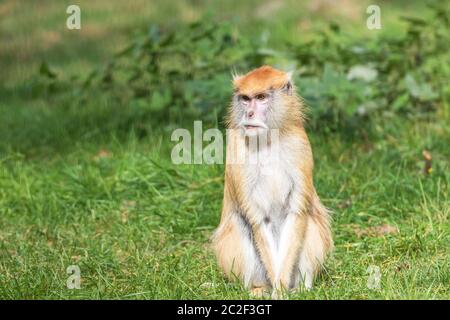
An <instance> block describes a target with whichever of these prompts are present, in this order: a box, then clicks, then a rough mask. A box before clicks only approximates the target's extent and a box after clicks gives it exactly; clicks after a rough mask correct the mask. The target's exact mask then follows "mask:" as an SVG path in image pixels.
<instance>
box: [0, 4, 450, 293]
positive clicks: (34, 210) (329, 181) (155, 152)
mask: <svg viewBox="0 0 450 320" xmlns="http://www.w3.org/2000/svg"><path fill="white" fill-rule="evenodd" d="M6 3H8V1H5V2H3V3H2V5H5V4H6ZM56 3H58V2H51V1H49V2H48V3H46V6H47V7H46V8H45V10H47V11H44V13H45V12H46V13H48V14H44V13H43V14H42V15H41V16H40V20H39V21H43V23H44V22H45V23H44V24H45V26H41V25H40V22H36V21H33V22H30V24H26V22H25V20H26V19H25V16H26V15H27V14H31V10H30V11H26V10H25V11H26V12H24V13H23V15H21V17H20V18H18V19H16V20H13V19H12V18H11V17H8V18H7V19H6V20H2V27H4V29H3V30H6V31H5V33H4V34H6V35H7V36H8V37H9V38H13V37H12V36H13V35H14V34H15V32H16V31H17V34H18V37H17V38H15V39H14V40H13V41H12V42H9V43H8V44H7V45H6V46H2V47H1V48H0V56H1V57H2V60H1V64H0V67H1V68H2V70H4V72H5V75H7V77H6V80H5V82H4V83H2V85H1V86H0V114H1V116H0V137H1V140H0V298H3V299H72V298H88V299H102V298H103V299H106V298H107V299H118V298H120V299H202V298H203V299H233V298H234V299H242V298H248V297H249V296H248V293H247V292H246V291H245V290H244V289H243V288H242V287H240V286H239V285H238V284H235V283H229V282H228V281H227V280H225V279H224V278H223V276H222V274H221V272H220V270H218V268H217V265H216V263H215V259H214V257H213V254H212V252H211V250H210V248H209V237H210V236H211V234H212V232H213V230H214V228H215V227H216V226H217V224H218V221H219V215H220V208H221V200H222V192H223V166H221V165H215V166H208V165H192V166H187V165H181V166H176V165H173V164H172V162H171V160H170V151H171V148H172V147H173V145H174V143H172V142H171V141H170V134H171V131H172V129H173V126H168V125H167V126H166V125H164V126H155V125H154V124H152V123H151V122H146V121H145V120H143V118H142V112H141V110H140V109H139V108H137V107H133V106H130V105H126V104H124V103H123V102H122V101H115V100H112V99H110V98H108V97H107V96H106V97H105V96H97V97H89V99H88V100H87V101H86V102H85V103H82V104H79V103H73V101H72V97H71V96H70V95H69V96H67V95H61V96H55V97H53V96H44V97H35V96H34V95H32V94H29V91H28V90H29V88H28V87H27V82H26V80H27V79H28V78H29V77H30V76H31V75H33V74H34V73H35V72H37V71H36V67H37V66H38V65H39V62H40V59H41V58H43V57H46V58H49V57H50V61H51V62H52V65H54V64H56V68H57V69H58V70H65V71H67V72H68V73H69V74H70V73H71V72H74V71H79V72H84V71H85V70H89V68H90V67H92V66H94V65H96V64H98V63H99V62H100V61H102V59H104V58H106V57H108V56H109V55H110V54H111V53H110V52H109V50H113V48H116V47H117V46H119V45H120V44H123V43H126V39H127V37H128V36H129V35H130V34H131V33H132V32H133V29H134V28H136V27H138V26H141V25H142V23H143V22H144V21H145V20H146V17H147V18H149V19H150V18H152V17H154V16H155V12H154V11H153V10H148V11H146V10H142V15H140V16H139V18H136V19H130V15H129V13H128V12H127V11H124V10H123V9H120V8H118V7H114V8H113V9H111V11H106V13H105V12H103V11H102V4H99V5H98V7H97V8H96V9H95V8H92V10H93V11H92V12H90V13H88V14H91V15H92V16H93V17H96V18H95V21H96V22H97V23H98V25H99V28H101V29H102V30H104V32H105V33H106V34H108V32H113V31H117V38H114V39H109V38H108V39H105V38H104V34H105V33H95V34H98V35H99V36H98V38H99V39H101V41H100V42H96V40H92V41H88V40H86V39H87V38H83V39H84V40H81V39H78V38H77V36H74V35H71V37H72V38H71V39H72V40H73V41H74V42H73V43H72V44H69V42H65V41H62V40H61V42H60V43H59V44H55V45H54V46H55V47H51V48H47V49H45V48H43V47H40V46H41V45H42V43H41V42H39V39H40V36H39V34H41V33H42V32H44V31H43V30H45V28H48V29H49V30H55V28H57V26H58V25H59V23H60V21H59V20H58V19H59V18H58V17H59V16H58V15H57V12H59V11H58V10H59V9H58V8H59V7H58V5H57V4H56ZM96 3H97V2H96ZM100 3H102V2H101V1H100ZM108 3H109V2H108ZM82 5H83V4H82ZM85 5H86V6H87V4H85ZM103 5H105V4H104V3H103ZM177 5H179V6H181V7H183V6H185V7H187V8H190V10H191V12H193V13H196V10H195V6H194V9H193V8H192V7H189V4H188V3H185V2H179V3H178V4H177ZM14 6H15V8H14V12H16V14H18V13H19V12H20V11H21V10H20V9H24V8H26V3H25V4H23V5H22V4H21V5H17V4H16V5H14ZM243 6H244V5H243ZM63 7H64V6H63ZM106 7H107V6H106ZM169 7H170V6H169V5H168V8H169ZM139 8H140V7H139V5H138V4H136V7H135V9H134V10H135V11H134V12H140V10H139ZM202 8H203V9H202V10H204V7H202ZM245 8H246V9H245V10H251V7H250V6H249V8H247V7H245ZM415 8H417V7H415ZM169 9H170V8H169ZM169 9H167V8H166V9H164V10H168V11H170V10H169ZM394 9H395V10H397V11H396V12H397V13H398V12H399V10H402V8H401V6H400V8H396V6H393V10H394ZM413 9H414V8H413ZM413 9H411V8H409V9H406V10H411V11H414V10H413ZM43 10H44V9H43ZM95 10H97V11H95ZM130 10H131V9H130ZM161 10H163V9H161ZM123 11H124V12H123ZM187 11H188V12H189V10H187ZM1 12H2V11H1V10H0V14H2V13H1ZM27 12H28V13H27ZM95 12H97V13H95ZM108 12H109V13H108ZM162 12H163V11H162ZM183 12H184V14H185V15H188V14H187V13H186V12H185V11H183ZM224 12H225V13H223V15H224V16H225V17H226V13H227V12H230V10H228V11H227V10H225V11H224ZM283 12H284V13H283ZM62 13H64V8H63V11H62ZM108 14H109V15H110V16H108ZM113 14H114V16H115V18H114V19H112V18H111V17H112V15H113ZM180 15H181V13H180ZM280 15H281V17H286V16H287V15H289V10H286V9H285V11H282V12H281V13H280ZM305 15H307V14H306V13H299V16H298V17H293V15H292V14H291V15H290V17H291V19H293V20H295V19H301V18H302V17H303V16H305ZM317 15H319V14H317ZM389 15H394V13H392V12H390V13H389ZM194 16H195V14H194ZM2 18H3V17H2ZM294 18H295V19H294ZM93 19H94V18H93ZM155 19H156V18H155ZM186 20H189V17H188V18H186ZM108 21H113V22H111V24H110V25H108V23H107V22H108ZM86 23H88V22H86ZM242 23H243V24H244V23H246V22H245V21H244V22H242ZM352 23H356V22H352ZM387 23H389V22H387ZM349 26H351V23H350V24H349ZM279 28H280V29H277V30H278V31H276V33H277V34H279V35H285V36H286V34H288V33H290V31H289V30H292V28H294V23H293V22H292V21H291V22H290V23H289V24H288V26H287V27H282V26H279ZM283 28H287V29H289V30H287V31H286V30H284V31H283V30H281V29H283ZM349 28H350V27H349ZM27 30H35V33H36V34H27ZM88 30H89V29H88ZM280 30H281V31H280ZM60 32H61V33H62V34H65V33H67V31H63V30H62V31H60ZM101 34H103V36H102V35H101ZM96 39H97V38H96ZM83 41H88V42H83ZM95 43H97V44H98V45H94V44H95ZM83 44H84V45H86V44H88V47H87V48H86V51H85V55H84V56H82V57H80V56H79V55H77V54H74V53H73V52H72V51H71V49H73V48H85V47H84V46H83ZM19 49H24V50H25V51H24V52H25V53H28V54H26V55H25V57H23V58H21V59H15V60H14V55H13V52H15V50H19ZM31 52H36V56H34V55H32V54H30V53H31ZM83 66H84V67H83ZM224 103H225V104H226V103H227V101H224ZM311 107H313V106H311ZM449 120H450V116H449V109H448V105H447V104H444V106H443V108H442V109H440V110H438V112H437V113H433V114H430V115H428V116H427V117H420V118H417V117H414V118H412V117H411V118H406V117H404V118H398V117H392V118H389V117H383V118H378V119H374V121H373V122H374V127H373V129H372V133H371V134H370V136H369V137H366V138H364V137H359V136H348V135H344V134H340V133H328V134H319V133H317V132H311V130H309V131H308V133H309V135H310V138H311V142H312V146H313V151H314V158H315V163H316V166H315V184H316V188H317V190H318V193H319V195H320V196H321V198H322V199H323V202H324V203H325V204H326V205H327V206H328V207H329V208H331V209H332V210H333V212H334V213H333V226H332V228H333V233H334V239H335V244H336V248H335V251H334V252H333V254H332V255H331V256H330V258H329V259H328V260H327V262H326V264H325V271H324V272H323V273H322V274H321V275H320V277H318V278H317V279H316V281H315V286H314V288H313V289H312V290H311V291H308V292H298V293H294V294H292V295H291V298H293V299H416V298H419V299H448V298H449V297H450V290H449V287H450V277H449V266H450V259H449V243H450V223H449V221H448V215H449V211H450V210H449V208H450V199H449V196H448V194H449V190H448V183H449V178H450V173H449V172H450V171H449V169H450V168H449V157H450V154H449V147H448V146H449V145H450V128H449V126H448V123H450V122H449ZM218 121H220V120H218ZM185 126H187V128H188V129H192V124H189V123H188V124H185ZM423 150H429V151H430V153H431V155H432V157H433V170H432V172H431V174H429V175H427V176H425V175H424V174H423V173H422V168H423V156H422V151H423ZM383 225H389V226H393V227H395V228H396V229H397V230H398V232H396V233H388V234H378V233H377V232H370V231H371V230H372V229H371V228H373V227H376V226H383ZM361 233H362V234H361ZM70 265H78V266H79V267H80V269H81V279H82V282H81V289H80V290H69V289H67V287H66V281H67V278H68V277H69V275H68V274H67V273H66V269H67V267H68V266H70ZM370 266H378V267H379V268H380V270H381V274H382V277H381V283H380V288H379V289H378V290H373V289H369V288H368V287H367V281H368V277H369V274H368V273H367V269H368V268H369V267H370Z"/></svg>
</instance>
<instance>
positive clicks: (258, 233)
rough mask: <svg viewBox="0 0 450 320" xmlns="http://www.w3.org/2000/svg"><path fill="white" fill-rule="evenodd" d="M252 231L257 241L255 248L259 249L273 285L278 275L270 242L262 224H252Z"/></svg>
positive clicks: (268, 278) (268, 277)
mask: <svg viewBox="0 0 450 320" xmlns="http://www.w3.org/2000/svg"><path fill="white" fill-rule="evenodd" d="M252 233H253V238H254V242H255V249H256V250H257V253H258V256H259V257H260V259H261V263H262V265H263V267H264V269H265V271H266V276H267V280H269V282H270V284H271V286H272V287H273V285H274V283H275V277H276V275H275V270H274V265H273V258H274V257H272V255H271V253H270V250H269V244H268V242H267V240H266V237H265V236H264V233H263V230H262V228H261V225H260V224H252Z"/></svg>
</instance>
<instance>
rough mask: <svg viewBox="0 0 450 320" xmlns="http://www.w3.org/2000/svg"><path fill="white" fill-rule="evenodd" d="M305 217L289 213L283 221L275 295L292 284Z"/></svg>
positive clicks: (303, 231) (303, 233)
mask: <svg viewBox="0 0 450 320" xmlns="http://www.w3.org/2000/svg"><path fill="white" fill-rule="evenodd" d="M306 219H307V217H306V216H305V215H302V214H290V215H289V216H288V217H287V218H286V221H285V222H284V225H283V229H282V231H281V238H280V243H279V247H280V253H279V256H278V259H279V261H278V266H279V268H278V270H277V271H278V272H277V274H276V276H275V284H274V289H276V291H278V292H274V294H275V295H278V294H279V293H282V292H280V291H283V290H288V289H290V288H291V287H293V286H294V280H295V272H296V270H297V267H298V258H299V256H300V252H301V249H302V244H303V239H304V236H305V230H306Z"/></svg>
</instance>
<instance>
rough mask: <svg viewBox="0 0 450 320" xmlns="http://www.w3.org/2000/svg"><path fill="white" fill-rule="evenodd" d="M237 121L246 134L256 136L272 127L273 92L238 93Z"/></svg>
mask: <svg viewBox="0 0 450 320" xmlns="http://www.w3.org/2000/svg"><path fill="white" fill-rule="evenodd" d="M236 100H237V101H236V102H237V104H238V106H237V109H238V110H237V111H238V114H237V119H235V120H236V123H237V124H238V127H239V128H241V129H242V130H243V132H244V135H246V136H255V135H258V134H261V133H263V132H265V131H266V130H268V129H270V127H269V124H268V121H267V120H268V118H269V117H270V115H269V114H268V113H269V109H270V105H271V102H272V93H271V92H268V91H267V92H260V93H257V94H254V95H247V94H237V95H236Z"/></svg>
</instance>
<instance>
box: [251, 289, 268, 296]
mask: <svg viewBox="0 0 450 320" xmlns="http://www.w3.org/2000/svg"><path fill="white" fill-rule="evenodd" d="M250 295H251V296H252V297H253V298H264V297H266V296H268V295H269V290H267V288H265V287H256V288H253V289H251V290H250Z"/></svg>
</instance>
